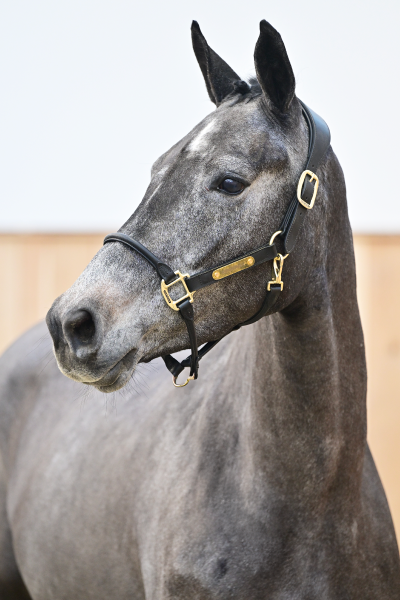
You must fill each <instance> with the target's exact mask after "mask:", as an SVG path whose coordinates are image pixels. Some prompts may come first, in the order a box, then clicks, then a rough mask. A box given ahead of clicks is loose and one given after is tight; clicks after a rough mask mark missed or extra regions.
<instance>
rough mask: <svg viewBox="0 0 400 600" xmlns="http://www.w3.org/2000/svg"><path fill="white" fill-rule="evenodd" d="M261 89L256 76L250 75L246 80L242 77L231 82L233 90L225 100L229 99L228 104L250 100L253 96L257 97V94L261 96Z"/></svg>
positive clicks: (232, 104)
mask: <svg viewBox="0 0 400 600" xmlns="http://www.w3.org/2000/svg"><path fill="white" fill-rule="evenodd" d="M261 94H262V89H261V86H260V84H259V82H258V80H257V77H255V76H251V77H249V78H248V81H245V80H243V79H239V80H237V81H234V82H233V91H232V93H231V94H229V96H227V97H226V100H229V102H230V104H229V106H234V105H235V104H238V103H239V102H246V103H247V102H250V100H253V98H257V96H261Z"/></svg>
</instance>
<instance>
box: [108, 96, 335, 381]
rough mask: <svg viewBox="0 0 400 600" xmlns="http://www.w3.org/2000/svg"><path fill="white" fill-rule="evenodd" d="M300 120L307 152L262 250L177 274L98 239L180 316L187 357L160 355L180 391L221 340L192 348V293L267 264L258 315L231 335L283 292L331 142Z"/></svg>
mask: <svg viewBox="0 0 400 600" xmlns="http://www.w3.org/2000/svg"><path fill="white" fill-rule="evenodd" d="M301 105H302V109H303V115H304V118H305V120H306V122H307V126H308V130H309V147H308V158H307V164H306V168H305V170H304V171H303V173H302V174H301V176H300V179H299V182H298V185H297V191H296V194H295V195H294V196H293V198H292V200H291V202H290V204H289V207H288V209H287V211H286V214H285V216H284V218H283V221H282V223H281V225H280V227H279V230H278V231H276V232H275V233H274V234H273V235H272V237H271V239H270V241H269V244H267V245H266V246H261V248H257V249H256V250H253V251H252V252H248V253H247V254H246V255H244V256H240V257H239V258H236V259H235V260H233V261H228V262H226V263H224V264H222V265H219V266H218V267H213V268H212V269H208V270H206V271H202V272H201V273H197V274H196V275H189V274H188V273H185V274H182V273H181V272H180V271H173V270H172V269H171V267H169V266H168V265H167V264H165V263H164V262H162V261H161V260H159V259H158V258H157V257H156V256H155V255H154V254H153V253H152V252H150V250H148V249H147V248H145V246H143V245H142V244H141V243H140V242H137V241H136V240H134V239H133V238H131V237H130V236H129V235H126V234H125V233H111V234H110V235H107V236H106V237H105V238H104V244H107V243H109V242H120V243H122V244H124V245H125V246H128V247H129V248H131V249H132V250H135V251H136V252H138V253H139V254H140V255H141V256H142V257H143V258H145V259H146V260H147V261H148V262H149V263H150V264H151V265H152V266H153V267H154V268H155V270H156V271H157V274H158V276H159V277H160V279H161V294H162V296H163V298H164V300H165V301H166V303H167V304H168V306H169V307H170V308H171V309H172V310H175V311H179V313H180V314H181V316H182V317H183V319H184V321H185V323H186V327H187V330H188V334H189V340H190V349H191V354H190V356H188V357H187V358H185V359H184V360H183V361H182V362H179V361H177V360H176V359H175V358H174V357H173V356H171V355H170V354H168V355H166V356H163V357H162V358H163V360H164V362H165V365H166V367H167V369H168V370H169V371H170V372H171V373H172V381H173V384H174V386H175V387H184V386H185V385H187V384H188V383H189V381H191V380H192V379H197V377H198V371H199V361H200V360H201V359H202V358H203V356H205V355H206V354H207V353H208V352H209V351H210V350H211V349H212V348H214V346H215V345H216V344H218V342H219V341H220V340H221V339H222V338H219V339H218V340H214V341H212V342H207V344H205V345H204V346H203V347H202V348H201V349H200V350H199V349H198V346H197V337H196V329H195V326H194V311H193V294H194V293H195V292H197V291H198V290H200V289H202V288H204V287H207V286H209V285H212V284H214V283H217V281H220V280H221V279H224V278H225V277H229V276H231V275H234V274H235V273H239V272H240V271H243V270H245V269H249V268H251V267H255V266H257V265H260V264H262V263H264V262H266V261H270V260H273V270H274V276H273V278H272V279H271V281H269V282H268V285H267V292H266V296H265V300H264V302H263V305H262V307H261V308H260V310H259V311H258V312H257V313H256V314H255V315H254V316H253V317H251V318H250V319H248V320H247V321H244V322H243V323H240V324H239V325H236V326H235V327H233V329H232V331H235V330H237V329H240V327H242V326H244V325H251V324H252V323H255V322H256V321H258V320H259V319H261V318H262V317H264V316H265V315H266V314H267V313H268V312H269V311H270V310H271V309H272V307H273V306H274V304H275V303H276V301H277V300H278V297H279V295H280V293H281V291H282V289H283V281H282V268H283V262H284V260H285V259H286V258H287V257H288V256H289V254H290V252H291V251H292V250H293V248H294V246H295V244H296V240H297V237H298V234H299V231H300V227H301V225H302V223H303V220H304V217H305V215H306V214H307V211H308V210H311V209H312V207H313V206H314V202H315V198H316V195H317V191H318V185H319V180H318V177H317V175H316V174H315V173H316V171H317V169H318V166H319V163H320V162H321V160H322V158H323V157H324V155H325V152H326V151H327V149H328V148H329V145H330V141H331V137H330V132H329V128H328V125H327V124H326V123H325V121H324V120H323V119H321V117H319V116H318V115H317V114H316V113H315V112H313V111H312V110H311V109H310V108H308V107H307V106H306V105H305V104H303V102H301ZM278 235H279V236H281V238H282V240H283V246H284V249H285V256H282V254H278V251H277V249H276V246H275V244H274V240H275V238H276V237H277V236H278ZM177 283H180V284H181V285H182V286H183V289H184V291H185V293H184V295H183V296H181V298H178V299H177V300H173V299H172V298H171V295H170V289H171V288H172V287H173V286H174V285H176V284H177ZM185 367H190V374H189V377H188V378H187V380H186V381H185V383H183V384H178V383H177V378H178V376H179V374H180V373H181V372H182V371H183V369H184V368H185Z"/></svg>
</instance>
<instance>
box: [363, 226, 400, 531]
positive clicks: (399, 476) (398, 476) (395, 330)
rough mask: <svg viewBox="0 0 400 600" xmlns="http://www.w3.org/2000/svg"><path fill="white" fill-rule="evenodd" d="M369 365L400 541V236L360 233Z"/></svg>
mask: <svg viewBox="0 0 400 600" xmlns="http://www.w3.org/2000/svg"><path fill="white" fill-rule="evenodd" d="M355 251H356V266H357V292H358V302H359V305H360V312H361V320H362V324H363V329H364V336H365V347H366V352H367V368H368V393H367V401H368V440H369V443H370V446H371V449H372V453H373V455H374V458H375V462H376V464H377V467H378V470H379V473H380V475H381V478H382V481H383V484H384V486H385V490H386V493H387V496H388V499H389V504H390V507H391V510H392V515H393V519H394V521H395V525H396V531H397V537H398V540H399V542H400V312H399V303H400V236H356V237H355Z"/></svg>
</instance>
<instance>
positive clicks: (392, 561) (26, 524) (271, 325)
mask: <svg viewBox="0 0 400 600" xmlns="http://www.w3.org/2000/svg"><path fill="white" fill-rule="evenodd" d="M309 26H310V27H312V25H311V24H310V25H309ZM192 36H193V46H194V50H195V53H196V56H197V59H198V61H199V64H200V67H201V70H202V73H203V75H204V78H205V82H206V86H207V90H208V93H209V96H210V98H211V100H212V101H213V102H214V103H215V104H216V107H217V109H216V110H215V111H214V112H213V113H211V114H210V115H209V116H207V117H206V118H205V119H204V120H203V121H202V122H201V123H200V124H199V125H197V126H196V127H195V128H194V129H193V131H191V132H190V133H189V134H188V135H187V136H186V137H184V138H183V139H182V140H181V141H180V142H178V143H177V144H176V145H175V146H173V147H172V148H171V149H170V150H169V151H168V152H166V153H165V154H164V155H163V156H161V158H159V159H158V160H157V161H156V163H155V164H154V166H153V169H152V178H151V182H150V185H149V188H148V190H147V192H146V194H145V196H144V198H143V200H142V202H141V204H140V206H139V207H138V209H137V210H136V212H135V213H134V214H133V215H132V216H131V217H130V218H129V219H128V221H127V222H126V223H125V225H123V227H122V228H121V230H120V231H122V232H124V233H126V234H128V235H130V236H132V237H134V238H135V239H137V240H140V241H141V242H142V243H143V244H144V245H146V246H147V247H148V248H149V249H151V250H152V251H153V252H154V253H155V254H156V255H157V256H160V257H162V258H163V260H165V261H166V262H167V263H168V264H170V265H172V266H173V267H174V268H175V269H179V270H180V271H181V272H182V273H186V272H188V273H194V272H196V271H198V270H201V269H205V268H209V267H212V266H213V265H218V264H221V263H223V262H224V261H226V260H229V259H231V258H234V257H237V256H241V255H243V254H244V253H245V252H248V251H251V250H252V249H253V248H256V247H258V246H261V245H263V244H265V243H267V242H268V240H269V238H270V236H271V235H272V234H273V233H274V232H275V231H276V230H277V229H278V227H279V223H280V222H281V219H282V217H283V215H284V213H285V211H286V208H287V206H288V203H289V202H290V200H291V198H292V195H293V191H294V189H295V188H296V185H297V181H298V178H299V175H300V173H301V172H302V171H303V169H304V164H305V161H306V158H307V151H308V129H307V126H306V123H305V120H304V118H303V116H302V112H301V106H300V102H299V100H298V99H297V98H296V96H295V81H294V76H293V71H292V68H291V65H290V62H289V59H288V57H287V54H286V50H285V47H284V45H283V42H282V40H281V37H280V35H279V34H278V33H277V32H276V30H275V29H273V27H271V25H269V24H268V23H267V22H265V21H262V22H261V27H260V37H259V39H258V41H257V45H256V49H255V67H256V73H257V80H256V79H254V80H251V81H250V82H249V83H247V82H243V81H241V80H240V78H239V76H238V75H237V74H236V73H235V72H234V71H233V70H232V69H231V68H230V67H229V66H228V65H227V64H226V63H225V62H224V61H223V60H222V59H221V58H220V57H219V56H218V55H217V54H216V53H215V52H214V51H213V50H211V48H210V47H209V46H208V44H207V42H206V40H205V39H204V37H203V35H202V33H201V31H200V29H199V27H198V25H197V23H194V24H193V26H192ZM318 175H319V179H320V188H319V191H318V195H317V201H316V204H315V207H314V209H313V210H310V211H308V214H307V219H306V221H305V222H304V223H303V225H302V229H301V232H300V236H299V241H298V243H297V246H296V248H295V250H294V251H293V253H292V254H291V255H290V257H289V258H287V259H286V261H285V264H284V272H283V280H284V288H283V292H282V294H281V295H280V297H279V300H278V303H277V304H276V305H275V307H274V309H273V314H271V315H268V316H266V317H265V318H263V319H261V320H260V321H258V322H257V323H256V324H254V325H251V326H248V327H244V328H242V329H240V330H239V331H236V332H233V333H231V334H230V335H228V336H226V337H225V338H224V339H223V341H222V342H221V343H220V344H219V346H217V347H216V348H215V349H214V350H213V351H212V352H211V353H210V354H208V355H207V356H206V357H205V359H204V360H203V362H202V364H201V367H200V377H199V379H198V380H197V381H195V382H191V383H190V384H189V385H188V386H187V387H185V388H183V389H179V390H176V389H175V388H173V387H172V384H171V380H170V375H169V374H168V373H167V371H166V370H164V368H163V364H162V362H161V360H160V359H159V357H160V356H163V355H166V354H168V353H171V352H177V351H181V350H184V349H185V348H188V335H187V331H186V328H185V324H184V322H183V320H182V319H181V318H180V316H179V314H178V313H176V312H174V311H171V310H170V309H169V307H168V306H167V304H166V303H165V301H164V299H163V298H162V296H161V293H160V285H159V280H158V278H157V276H156V275H155V272H154V270H153V268H152V267H151V265H149V264H148V263H147V262H146V261H145V260H144V259H143V258H142V257H141V256H140V255H139V254H138V253H136V252H133V251H131V250H129V249H128V248H126V247H125V246H123V245H122V244H120V243H118V242H117V243H115V242H114V243H109V244H107V245H105V246H104V247H103V248H101V249H100V250H99V252H98V253H97V254H96V256H95V257H94V259H93V260H92V262H91V263H90V264H89V265H88V267H87V268H86V270H85V271H84V272H83V273H82V275H81V276H80V277H79V278H78V280H77V281H76V282H75V283H74V285H73V286H72V287H71V288H70V289H69V290H68V291H67V292H65V293H64V294H63V295H62V296H60V297H59V298H58V299H57V300H56V301H55V302H54V304H53V306H52V308H51V310H50V311H49V314H48V317H47V322H48V326H49V329H50V333H51V337H52V340H51V338H50V336H48V335H46V331H45V330H44V326H43V325H39V326H37V327H36V328H34V329H32V330H31V331H29V332H28V333H27V334H25V335H24V336H23V337H22V338H21V339H20V340H18V341H17V342H16V343H15V344H14V345H13V346H12V347H11V348H10V349H9V350H8V351H7V352H6V353H5V355H4V357H3V359H2V362H1V396H0V398H1V401H0V416H1V421H0V447H1V463H0V468H1V478H0V482H1V486H0V507H1V508H0V510H1V522H0V523H1V530H0V597H1V599H2V600H6V599H11V598H13V599H18V600H19V599H23V598H33V599H34V600H76V599H79V600H86V599H96V600H103V599H104V600H105V599H107V600H109V599H110V598H112V599H118V600H128V599H131V600H144V599H146V600H161V599H176V600H178V599H179V600H188V599H191V600H211V599H215V600H217V599H224V600H225V599H228V598H230V599H232V600H261V599H263V600H300V599H301V600H314V599H315V600H372V599H373V600H399V598H400V568H399V554H398V548H397V544H396V538H395V533H394V529H393V524H392V521H391V517H390V512H389V508H388V505H387V501H386V498H385V494H384V491H383V488H382V485H381V483H380V480H379V476H378V474H377V471H376V468H375V466H374V462H373V459H372V456H371V454H370V452H369V449H368V446H367V443H366V404H365V398H366V367H365V354H364V341H363V334H362V329H361V324H360V317H359V312H358V307H357V299H356V279H355V265H354V253H353V245H352V234H351V230H350V226H349V220H348V214H347V204H346V191H345V183H344V178H343V174H342V171H341V168H340V165H339V162H338V160H337V158H336V156H335V154H334V153H333V151H332V149H331V148H329V150H328V152H327V153H326V155H325V158H324V160H323V162H322V164H321V166H320V168H319V169H318ZM270 279H271V263H264V264H261V265H258V266H256V267H254V268H253V269H248V270H246V271H243V272H241V273H238V274H236V275H235V276H234V277H228V278H226V279H224V280H221V281H220V282H218V284H217V285H214V286H212V287H209V288H205V289H203V290H200V291H199V292H197V293H196V296H195V300H194V310H195V326H196V330H197V334H198V338H199V343H200V344H201V343H205V342H207V341H210V340H214V339H216V338H219V337H222V336H224V335H225V334H227V333H228V332H230V331H231V330H232V329H233V328H234V327H235V326H236V325H237V324H238V323H242V322H243V321H245V320H246V319H249V318H250V317H252V315H254V314H255V313H256V312H257V311H258V309H259V308H260V306H261V305H262V303H263V301H264V297H265V291H266V287H267V283H268V281H269V280H270ZM52 341H53V344H54V353H55V359H54V358H51V360H50V363H49V364H48V365H47V366H46V368H44V369H42V368H39V367H38V364H41V361H42V359H43V360H44V358H45V356H46V354H47V353H48V352H49V351H51V348H52ZM51 356H53V355H51ZM157 358H158V360H156V361H154V363H153V365H154V367H153V368H151V367H150V366H148V367H147V370H146V367H145V365H144V364H143V366H141V364H142V363H149V362H150V361H153V360H154V359H157ZM60 371H61V372H60ZM140 372H142V373H141V376H142V377H143V376H144V377H146V385H147V389H146V391H145V393H141V394H137V393H136V392H135V390H134V389H132V383H130V382H132V381H135V377H136V381H139V380H138V379H137V378H138V377H139V376H140ZM63 374H64V375H67V376H68V378H67V377H64V376H63ZM132 375H133V379H132ZM77 382H78V383H77ZM82 384H84V385H82ZM125 384H129V385H127V386H126V387H125V388H124V390H122V391H121V392H120V393H121V394H123V393H125V397H124V398H123V397H121V398H119V396H117V401H116V402H115V409H114V410H110V412H109V413H108V414H107V415H105V414H104V410H103V404H104V398H105V397H108V398H110V396H104V395H103V394H101V392H115V391H116V390H119V389H121V388H123V387H124V386H125ZM134 385H136V384H134ZM81 389H85V390H90V391H91V393H90V394H89V395H88V397H87V400H86V401H85V402H81V401H80V400H79V394H80V390H81ZM111 398H112V396H111Z"/></svg>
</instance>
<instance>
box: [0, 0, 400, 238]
mask: <svg viewBox="0 0 400 600" xmlns="http://www.w3.org/2000/svg"><path fill="white" fill-rule="evenodd" d="M399 16H400V5H399V2H398V0H396V1H395V0H382V1H381V2H377V1H365V0H364V1H361V0H351V1H349V0H336V1H334V2H333V1H331V2H328V1H326V0H325V1H324V0H304V1H302V2H299V1H298V0H279V1H277V0H274V1H272V0H264V1H262V2H261V1H259V0H246V1H244V0H241V1H240V2H239V1H238V0H229V1H228V0H223V1H220V0H214V1H210V0H201V1H197V2H193V1H191V0H162V1H161V0H153V1H152V2H145V1H141V2H137V1H134V0H130V1H129V2H128V1H124V0H112V1H111V0H106V1H105V0H95V1H94V0H4V1H3V2H2V3H1V7H0V61H1V62H0V81H1V89H2V92H1V94H0V231H3V232H9V231H37V232H40V231H53V232H63V231H67V232H68V231H83V232H90V231H113V230H115V229H116V228H118V227H119V226H120V225H121V224H122V223H123V222H124V221H125V220H126V218H127V217H128V216H129V215H130V214H131V213H132V212H133V210H134V208H135V206H136V205H137V204H138V202H139V201H140V199H141V197H142V196H143V193H144V190H145V189H146V186H147V184H148V181H149V174H150V167H151V164H152V162H153V161H154V160H155V159H156V158H157V157H158V156H159V155H160V154H161V153H162V152H164V151H165V150H167V149H168V148H169V147H170V146H171V145H172V144H173V143H175V142H176V141H177V140H178V139H179V138H180V137H182V136H183V135H184V134H185V133H187V131H189V129H191V128H192V127H193V126H194V125H195V124H196V123H197V122H198V121H199V120H200V119H201V118H202V117H203V116H205V115H206V114H207V113H208V112H211V110H212V109H213V105H212V104H211V103H210V102H209V100H208V96H207V93H206V89H205V86H204V83H203V79H202V76H201V72H200V69H199V67H198V66H197V63H196V61H195V58H194V55H193V51H192V48H191V40H190V24H191V20H192V19H196V20H198V21H199V23H200V26H201V28H202V30H203V33H204V34H205V36H206V38H207V40H208V42H209V44H210V46H211V47H212V48H213V49H214V50H216V52H218V54H220V55H221V56H222V57H223V58H224V59H225V60H226V61H227V62H228V63H229V64H231V66H232V67H233V69H234V70H235V71H236V72H238V73H239V75H241V76H242V77H246V76H248V75H250V74H252V73H253V72H254V66H253V51H254V45H255V42H256V40H257V37H258V23H259V21H260V20H261V19H262V18H265V19H267V20H268V21H270V22H271V23H272V25H273V26H274V27H276V28H277V29H278V31H279V32H280V33H281V35H282V37H283V39H284V42H285V44H286V47H287V50H288V53H289V57H290V59H291V61H292V65H293V68H294V72H295V75H296V79H297V93H298V95H299V97H300V98H301V99H302V100H304V101H305V102H306V103H307V104H308V105H309V106H311V108H313V109H314V110H316V111H317V112H319V113H320V114H321V116H323V117H324V118H325V120H326V121H327V122H328V124H329V126H330V128H331V132H332V145H333V148H334V150H335V151H336V153H337V154H338V156H339V159H340V161H341V163H342V166H343V168H344V172H345V176H346V181H347V188H348V197H349V206H350V217H351V221H352V224H353V228H354V230H355V231H357V232H366V233H380V232H383V233H384V232H387V233H396V232H397V233H399V232H400V202H399V194H400V182H399V178H398V162H399V141H398V140H399V133H400V108H399V91H400V89H399V88H400V85H399V78H400V75H399V69H398V59H399V49H400V35H399Z"/></svg>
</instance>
